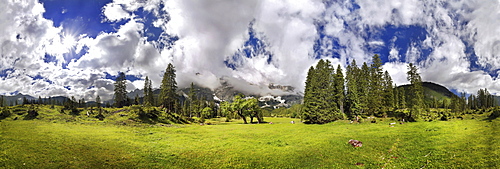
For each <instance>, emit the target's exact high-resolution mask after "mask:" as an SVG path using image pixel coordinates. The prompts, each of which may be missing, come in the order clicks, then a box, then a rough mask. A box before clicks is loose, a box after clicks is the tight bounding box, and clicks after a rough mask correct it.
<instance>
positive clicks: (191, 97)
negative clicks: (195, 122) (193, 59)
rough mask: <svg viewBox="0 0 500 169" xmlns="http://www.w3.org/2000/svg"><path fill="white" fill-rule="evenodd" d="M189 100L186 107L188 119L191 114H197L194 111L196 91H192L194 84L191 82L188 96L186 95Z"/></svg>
mask: <svg viewBox="0 0 500 169" xmlns="http://www.w3.org/2000/svg"><path fill="white" fill-rule="evenodd" d="M188 97H189V100H188V105H189V110H188V111H189V112H188V113H189V117H192V116H193V112H198V111H197V110H196V109H198V105H197V100H198V99H197V98H196V91H195V89H194V83H192V82H191V87H190V88H189V94H188Z"/></svg>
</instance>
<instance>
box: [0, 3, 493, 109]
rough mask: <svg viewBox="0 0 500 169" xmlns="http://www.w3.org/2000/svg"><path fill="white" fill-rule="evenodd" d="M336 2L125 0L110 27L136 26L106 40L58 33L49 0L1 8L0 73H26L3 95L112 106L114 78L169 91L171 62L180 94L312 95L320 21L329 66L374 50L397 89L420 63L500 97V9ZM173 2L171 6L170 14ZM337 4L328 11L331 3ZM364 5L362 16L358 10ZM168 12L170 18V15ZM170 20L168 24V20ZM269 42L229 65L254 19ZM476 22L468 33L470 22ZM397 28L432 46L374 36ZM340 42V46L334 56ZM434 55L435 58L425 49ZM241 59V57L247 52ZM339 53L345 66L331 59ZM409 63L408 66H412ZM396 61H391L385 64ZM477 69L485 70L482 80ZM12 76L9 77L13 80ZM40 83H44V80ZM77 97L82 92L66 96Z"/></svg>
mask: <svg viewBox="0 0 500 169" xmlns="http://www.w3.org/2000/svg"><path fill="white" fill-rule="evenodd" d="M355 3H357V5H358V6H356V5H354V4H352V3H351V2H350V1H341V2H339V1H335V2H330V3H323V2H322V1H317V0H305V1H295V0H283V1H246V0H240V1H233V0H221V1H196V0H169V1H161V0H152V1H137V0H115V1H114V2H112V3H109V4H106V5H105V6H104V7H103V8H102V11H101V12H102V15H103V16H105V17H106V18H105V20H104V22H109V23H114V22H118V21H126V23H125V24H124V25H122V26H121V27H119V28H118V29H117V30H116V32H111V33H101V34H99V35H97V36H96V37H95V38H91V37H87V36H85V35H70V34H67V35H66V34H65V32H63V30H64V28H63V27H54V26H52V25H53V23H52V21H50V20H47V19H44V18H43V16H42V14H43V13H44V8H43V5H41V4H40V3H38V2H37V1H35V0H33V1H25V2H15V1H8V2H7V3H5V4H3V5H1V6H0V28H1V29H0V45H1V46H0V54H1V57H2V58H1V60H0V69H1V70H4V69H10V68H12V69H14V71H13V72H12V73H9V74H8V76H7V77H5V78H2V79H0V93H10V92H13V91H19V92H21V93H26V94H32V95H41V96H42V97H43V96H47V95H67V96H71V95H75V96H76V97H77V98H79V97H85V99H88V100H93V98H95V96H96V95H97V94H99V95H101V98H103V100H106V99H111V96H112V95H111V93H112V91H113V82H112V81H111V80H109V79H104V77H105V74H104V73H103V72H108V73H109V74H111V75H116V74H117V73H118V71H124V72H126V73H127V74H129V75H137V76H140V77H144V76H149V77H150V78H151V79H152V80H153V84H154V87H158V86H159V84H160V82H161V76H162V75H163V71H164V70H165V68H166V66H167V64H168V63H174V65H175V66H176V69H177V77H178V78H177V80H178V82H179V86H187V85H189V84H190V83H191V82H196V83H197V84H200V85H204V86H205V87H209V88H212V89H214V88H216V87H218V86H219V85H220V78H221V77H224V78H225V79H229V81H231V82H234V83H235V85H234V86H235V87H237V88H240V89H245V90H248V91H256V90H259V91H265V89H266V87H267V84H268V83H275V84H281V85H292V86H294V87H295V88H296V89H297V90H298V91H301V90H303V87H304V81H305V76H306V73H307V72H306V71H307V69H308V67H309V66H311V65H313V64H315V63H316V62H317V60H316V59H315V58H313V57H314V56H315V55H314V53H315V51H314V49H313V47H314V45H315V44H316V40H318V39H319V38H320V36H319V32H317V26H318V24H324V25H323V26H324V34H325V35H326V36H325V37H323V39H322V42H323V44H320V45H321V46H320V49H321V50H323V51H325V52H324V55H323V56H320V57H322V58H327V59H330V60H332V62H334V63H335V64H334V65H336V64H341V65H345V62H346V61H351V60H352V59H356V61H357V62H358V63H359V64H362V63H363V62H370V60H371V56H372V55H373V53H370V51H367V46H370V47H372V48H373V47H374V48H379V47H387V48H389V49H390V50H389V56H387V57H388V58H389V60H390V61H392V62H390V63H385V64H384V69H385V70H387V71H388V72H389V73H390V74H391V75H392V77H393V80H394V82H395V83H396V84H398V85H399V84H406V83H408V82H407V80H406V71H407V70H406V69H407V67H406V65H407V63H408V62H412V63H416V64H417V65H418V66H419V68H420V72H421V76H422V78H423V79H424V80H429V81H433V82H437V83H440V84H443V85H445V86H447V87H449V88H455V89H462V90H463V91H465V92H468V93H474V92H475V91H477V89H479V88H485V87H487V88H488V89H489V90H490V91H492V92H493V93H500V87H497V86H500V85H498V84H499V83H500V81H499V80H498V78H497V77H491V76H490V75H489V74H488V73H486V72H495V71H498V67H500V57H498V56H497V55H498V54H497V53H499V52H500V27H499V26H498V22H497V20H498V18H499V17H500V13H499V12H498V11H499V9H500V5H499V2H496V1H495V2H493V1H491V2H488V3H485V2H474V1H453V2H445V1H439V0H434V1H426V2H422V1H418V0H403V1H401V0H383V1H356V2H355ZM159 4H164V5H163V6H164V7H163V9H160V7H161V6H162V5H159ZM325 4H328V5H325ZM141 7H143V8H142V9H144V10H145V11H146V12H151V13H152V14H154V15H157V16H158V18H157V19H156V20H155V21H153V23H154V26H157V27H159V28H162V29H163V31H164V33H163V34H162V35H160V36H161V38H160V40H159V41H158V42H150V41H147V38H146V37H143V36H144V32H145V31H144V30H145V27H146V26H147V25H144V22H143V21H144V19H143V18H140V17H138V16H135V14H133V12H134V11H137V10H138V9H141ZM358 7H359V9H358ZM160 15H161V16H160ZM167 21H168V22H167ZM252 21H253V22H254V24H253V29H254V30H255V33H256V34H257V38H259V39H260V40H262V41H264V42H265V43H266V44H267V47H266V48H265V50H266V51H269V52H270V53H272V58H271V59H270V60H269V61H268V59H269V58H268V55H259V54H256V55H253V56H252V57H251V58H246V57H242V58H241V59H240V60H238V63H239V66H238V67H237V69H236V70H232V69H230V68H227V67H226V65H225V64H224V61H225V60H226V59H227V57H229V56H232V55H233V54H234V53H235V52H237V51H238V50H239V49H240V48H241V47H242V46H243V45H244V42H245V41H246V40H247V39H248V38H249V37H248V29H249V25H250V22H252ZM464 23H465V24H464ZM387 25H395V26H401V27H405V26H417V27H422V28H424V29H425V30H426V32H427V34H426V36H427V37H426V39H422V40H421V41H420V42H419V41H413V42H411V44H410V46H407V47H408V50H407V51H400V50H401V47H399V46H396V45H395V44H394V43H395V40H396V39H394V40H393V41H391V42H389V43H392V44H386V43H384V42H383V41H381V40H379V39H367V36H368V33H367V32H371V33H374V34H376V33H378V32H379V31H381V30H383V29H384V27H385V26H387ZM167 34H168V35H176V36H178V37H179V40H178V41H176V42H175V44H174V45H173V46H169V47H168V48H163V49H158V48H157V46H158V44H159V43H160V41H161V42H165V41H166V40H165V39H162V38H165V37H167ZM333 39H335V43H338V44H339V45H340V48H337V49H332V47H333V46H334V42H333ZM467 45H471V47H473V50H474V51H473V52H474V53H475V54H476V55H477V64H478V65H480V66H482V68H483V69H484V70H476V69H474V68H471V67H470V65H471V63H470V62H471V61H473V59H471V58H468V56H467V55H466V53H465V51H466V49H467V47H468V46H467ZM83 46H86V47H88V51H87V52H88V53H86V54H85V55H83V56H82V57H81V58H79V59H75V60H71V61H69V62H68V66H67V69H63V68H62V65H63V64H66V63H65V62H66V61H65V59H64V56H63V54H65V53H67V51H68V50H70V49H73V47H74V50H76V51H77V52H79V51H81V50H82V49H83ZM426 49H432V52H431V53H430V54H429V56H422V55H423V54H426V52H424V50H426ZM240 50H241V49H240ZM333 52H337V53H338V54H339V55H340V58H338V59H337V58H335V59H331V58H329V57H331V56H332V54H333ZM46 53H48V54H50V55H53V56H55V57H56V60H57V64H56V63H45V62H44V61H43V59H44V55H45V54H46ZM402 55H406V62H401V59H402V58H403V57H402ZM382 57H384V56H382ZM472 69H474V71H472ZM1 70H0V71H1ZM37 75H39V76H40V77H43V78H42V79H37V80H33V77H35V76H37ZM143 84H144V83H143V81H142V80H137V81H135V82H130V83H129V85H128V86H127V89H128V90H134V89H136V88H142V87H143ZM65 87H67V88H71V90H68V89H66V88H65Z"/></svg>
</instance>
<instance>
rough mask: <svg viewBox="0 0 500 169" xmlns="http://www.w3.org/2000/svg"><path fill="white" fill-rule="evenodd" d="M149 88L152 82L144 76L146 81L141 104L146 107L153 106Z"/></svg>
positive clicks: (150, 88)
mask: <svg viewBox="0 0 500 169" xmlns="http://www.w3.org/2000/svg"><path fill="white" fill-rule="evenodd" d="M151 86H152V82H151V80H150V79H149V77H148V76H146V79H145V80H144V98H143V104H144V105H146V106H152V105H154V96H153V89H152V87H151Z"/></svg>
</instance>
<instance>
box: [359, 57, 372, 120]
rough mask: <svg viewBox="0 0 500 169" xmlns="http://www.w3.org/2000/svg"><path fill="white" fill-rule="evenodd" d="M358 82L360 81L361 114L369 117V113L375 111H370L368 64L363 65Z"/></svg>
mask: <svg viewBox="0 0 500 169" xmlns="http://www.w3.org/2000/svg"><path fill="white" fill-rule="evenodd" d="M356 78H357V81H358V94H359V107H360V111H361V112H360V113H361V114H365V115H368V114H369V113H371V112H373V111H369V107H368V104H369V101H370V100H369V97H370V95H369V94H370V92H371V88H370V68H369V67H368V65H367V64H366V62H363V65H362V66H361V71H360V72H359V74H358V76H356Z"/></svg>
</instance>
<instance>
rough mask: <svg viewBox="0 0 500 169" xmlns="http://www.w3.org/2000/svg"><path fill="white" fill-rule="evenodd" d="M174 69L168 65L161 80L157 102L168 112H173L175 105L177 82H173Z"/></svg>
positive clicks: (170, 64)
mask: <svg viewBox="0 0 500 169" xmlns="http://www.w3.org/2000/svg"><path fill="white" fill-rule="evenodd" d="M175 77H176V76H175V67H174V65H172V63H169V64H168V66H167V69H166V70H165V74H164V75H163V80H162V81H161V87H160V96H159V102H160V104H161V106H163V107H164V108H166V109H167V111H169V112H174V111H175V105H176V103H177V99H178V98H177V94H176V93H175V92H176V91H177V82H176V81H175Z"/></svg>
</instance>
